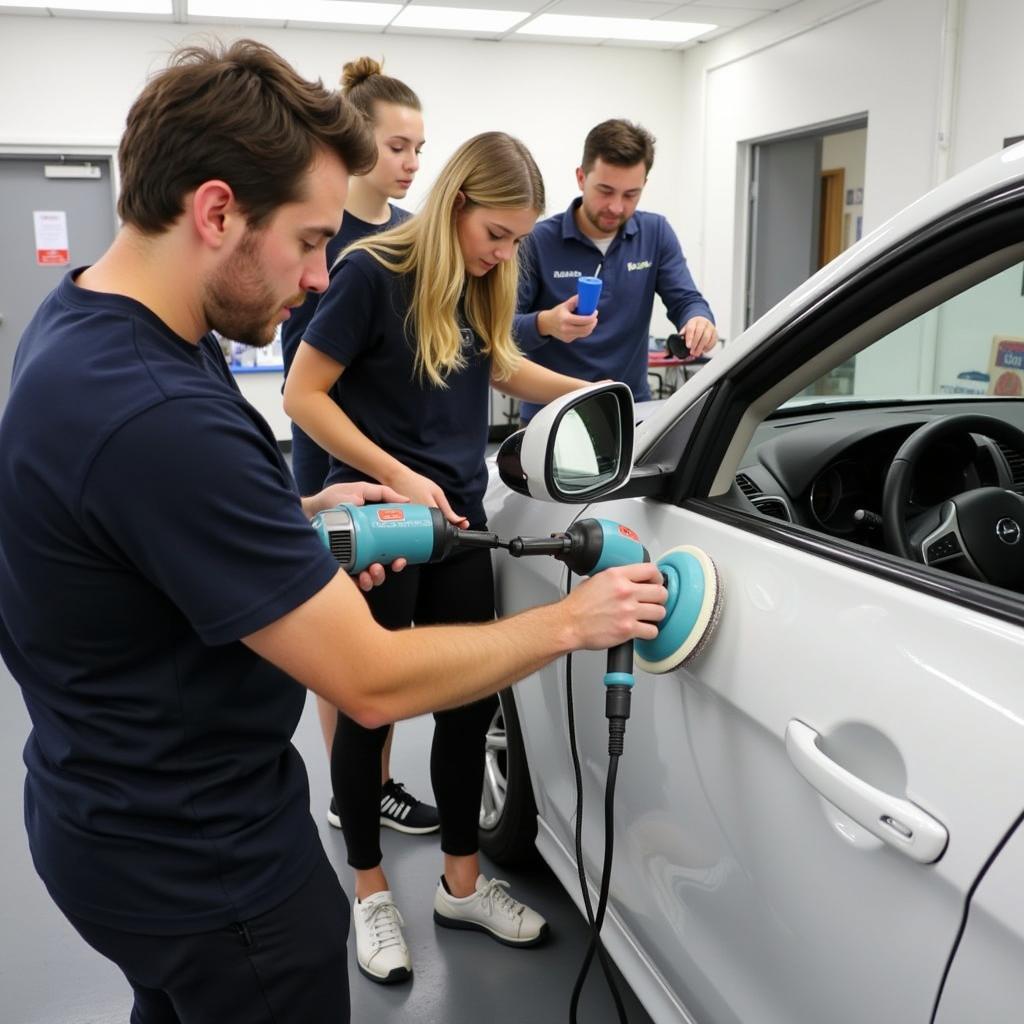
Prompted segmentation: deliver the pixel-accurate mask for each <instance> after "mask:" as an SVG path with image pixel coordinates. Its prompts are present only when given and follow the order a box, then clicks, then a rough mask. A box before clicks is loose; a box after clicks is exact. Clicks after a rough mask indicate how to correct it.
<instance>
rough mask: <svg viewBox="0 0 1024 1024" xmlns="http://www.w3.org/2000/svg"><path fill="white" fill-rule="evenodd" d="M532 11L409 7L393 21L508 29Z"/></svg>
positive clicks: (413, 25) (411, 24) (468, 29)
mask: <svg viewBox="0 0 1024 1024" xmlns="http://www.w3.org/2000/svg"><path fill="white" fill-rule="evenodd" d="M529 16H530V12H529V11H487V10H481V9H479V8H476V7H429V6H425V5H424V6H420V5H419V4H415V5H410V6H408V7H406V8H405V9H404V10H403V11H402V13H401V14H399V15H398V17H397V18H395V20H394V21H393V22H392V23H391V24H392V25H393V26H394V27H395V28H447V29H453V30H457V31H459V30H461V31H463V32H505V31H507V30H508V29H510V28H511V27H512V26H513V25H515V24H518V23H519V22H520V21H522V20H523V18H528V17H529Z"/></svg>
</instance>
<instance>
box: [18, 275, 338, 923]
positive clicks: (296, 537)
mask: <svg viewBox="0 0 1024 1024" xmlns="http://www.w3.org/2000/svg"><path fill="white" fill-rule="evenodd" d="M72 278H73V275H68V276H67V277H65V278H64V279H63V281H62V282H61V284H60V285H59V286H58V287H57V289H56V290H55V291H54V292H53V293H51V294H50V296H49V297H48V298H47V299H46V300H45V301H44V302H43V304H42V306H41V307H40V309H39V311H38V312H37V313H36V315H35V317H34V318H33V320H32V321H31V323H30V324H29V326H28V328H27V329H26V332H25V334H24V336H23V337H22V340H21V342H20V344H19V346H18V350H17V353H16V356H15V361H14V374H13V381H12V387H11V393H10V397H9V399H8V402H7V407H6V409H5V411H4V414H3V418H2V419H0V493H2V494H3V496H4V497H3V501H2V502H0V653H2V654H3V658H4V660H5V661H6V663H7V665H8V668H9V669H10V671H11V674H12V675H13V676H14V678H15V679H16V680H17V682H18V684H19V685H20V686H21V689H22V693H23V696H24V699H25V703H26V705H27V707H28V711H29V715H30V716H31V720H32V732H31V733H30V735H29V737H28V741H27V743H26V745H25V750H24V759H25V764H26V767H27V769H28V773H27V777H26V780H25V824H26V828H27V830H28V837H29V845H30V847H31V851H32V857H33V860H34V861H35V865H36V868H37V870H38V872H39V874H40V876H41V877H42V879H43V881H44V882H45V884H46V886H47V888H48V889H49V891H50V893H51V895H52V896H53V898H54V900H55V901H56V903H57V904H58V905H59V906H60V907H62V908H63V909H65V910H66V911H68V912H69V913H72V914H76V915H79V916H81V917H83V918H85V919H87V920H90V921H94V922H96V923H99V924H102V925H105V926H107V927H113V928H119V929H122V930H126V931H134V932H144V933H151V934H175V933H187V932H197V931H205V930H208V929H213V928H218V927H221V926H224V925H226V924H228V923H230V922H233V921H238V920H241V919H245V918H247V917H252V916H254V915H257V914H260V913H262V912H263V911H266V910H269V909H270V908H272V907H273V906H275V905H277V904H278V903H280V902H281V901H282V900H283V899H286V898H287V897H288V896H289V895H290V894H291V893H292V892H294V891H295V890H296V889H297V888H298V887H299V886H300V885H301V884H302V883H303V882H304V881H305V879H306V877H307V876H308V874H309V872H310V871H311V870H312V868H313V867H314V866H315V864H316V863H318V862H319V860H320V858H322V856H323V853H322V850H321V847H320V843H319V839H318V836H317V831H316V827H315V825H314V823H313V820H312V818H311V817H310V814H309V791H308V784H307V780H306V773H305V768H304V766H303V764H302V761H301V759H300V757H299V754H298V752H297V751H296V750H295V748H294V747H293V746H292V744H291V735H292V732H293V731H294V729H295V727H296V724H297V723H298V721H299V717H300V715H301V713H302V708H303V705H304V703H305V690H304V689H303V688H302V687H301V686H300V685H299V684H298V683H297V682H295V681H294V680H293V679H291V678H289V677H288V676H286V675H285V674H284V673H282V672H281V671H279V670H278V669H276V668H274V667H273V666H272V665H270V664H269V663H268V662H266V661H264V660H263V659H261V658H259V657H257V655H255V654H254V653H253V652H252V651H250V650H249V649H248V648H247V647H245V646H244V645H243V644H242V643H240V642H239V640H240V638H241V637H244V636H247V635H249V634H251V633H253V632H255V631H256V630H258V629H260V628H261V627H263V626H266V625H269V624H270V623H272V622H274V621H276V620H277V619H279V618H281V616H283V615H285V614H286V613H287V612H290V611H291V610H293V609H294V608H296V607H298V606H299V605H300V604H302V603H303V602H305V601H306V600H308V599H309V598H310V597H312V596H313V595H314V594H316V593H317V592H318V591H320V590H321V589H322V588H323V587H324V586H325V585H326V584H327V583H328V581H330V580H331V579H332V578H333V577H334V576H335V574H336V573H337V571H338V570H337V565H336V564H335V563H334V561H333V559H331V558H330V556H329V555H328V553H327V552H326V550H325V549H324V548H323V547H322V545H321V543H320V541H319V540H318V539H317V538H316V536H315V535H314V533H313V531H312V530H311V529H310V528H309V524H308V522H307V521H306V519H305V517H304V515H303V513H302V510H301V507H300V504H299V500H298V495H297V494H296V492H295V490H294V484H293V482H292V480H291V475H290V473H289V471H288V467H287V465H286V464H285V463H284V461H283V460H282V459H281V456H280V454H279V453H278V450H277V445H276V444H275V442H274V437H273V433H272V431H271V430H270V428H269V427H268V426H267V424H266V423H265V421H264V420H263V419H262V418H261V417H260V415H259V414H258V413H257V412H256V411H255V410H254V409H253V408H252V406H250V405H249V404H248V403H247V402H246V401H245V400H244V399H243V398H242V396H241V395H240V394H239V392H238V389H237V387H236V386H235V384H234V381H233V380H232V378H231V375H230V373H229V372H228V369H227V366H226V364H225V362H224V358H223V356H222V354H221V352H220V349H219V347H218V346H217V344H216V342H215V341H214V340H213V339H212V338H210V337H207V338H204V339H203V340H202V341H201V342H200V343H199V345H194V344H190V343H189V342H187V341H186V340H184V339H182V338H180V337H178V336H177V335H175V334H174V333H172V332H171V331H170V330H169V329H168V328H167V326H166V325H165V324H164V323H163V322H162V321H160V320H159V319H158V318H157V317H156V316H155V315H154V314H153V313H152V312H150V311H149V310H148V309H147V308H146V307H144V306H142V305H140V304H139V303H137V302H135V301H134V300H131V299H128V298H125V297H123V296H118V295H107V294H99V293H96V292H91V291H87V290H85V289H81V288H78V287H77V286H76V285H75V284H74V283H73V280H72Z"/></svg>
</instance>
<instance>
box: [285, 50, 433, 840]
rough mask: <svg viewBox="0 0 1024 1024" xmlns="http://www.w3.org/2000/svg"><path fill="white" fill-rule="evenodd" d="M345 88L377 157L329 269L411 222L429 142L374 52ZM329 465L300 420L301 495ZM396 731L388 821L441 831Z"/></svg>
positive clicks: (324, 727) (357, 191)
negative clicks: (412, 778) (400, 762)
mask: <svg viewBox="0 0 1024 1024" xmlns="http://www.w3.org/2000/svg"><path fill="white" fill-rule="evenodd" d="M341 92H342V95H343V96H344V97H345V99H347V100H348V102H349V103H350V104H351V105H352V106H353V107H355V108H356V110H358V111H359V112H360V113H361V114H362V115H363V117H365V118H366V120H367V121H368V122H369V123H370V124H371V125H372V126H373V135H374V139H375V140H376V143H377V162H376V163H375V164H374V166H373V168H372V169H371V170H370V171H368V172H367V173H366V174H361V175H353V177H351V178H350V179H349V188H348V198H347V199H346V201H345V216H344V218H343V219H342V222H341V230H340V231H339V232H338V234H337V235H335V236H334V238H332V239H331V241H330V242H328V243H327V263H328V266H330V265H331V264H332V263H334V261H335V260H336V259H337V257H338V254H339V253H340V252H341V251H342V249H344V248H345V247H346V246H348V245H351V244H352V243H353V242H357V241H359V239H361V238H365V237H366V236H367V235H374V234H377V233H378V232H380V231H387V230H388V229H389V228H393V227H396V226H397V225H399V224H401V223H402V222H403V221H405V220H408V219H409V216H410V214H409V213H408V212H407V211H406V210H403V209H401V207H398V206H395V205H393V204H392V202H391V200H392V199H404V198H405V195H406V193H407V192H408V191H409V188H410V186H411V185H412V182H413V179H414V178H415V177H416V172H417V171H418V170H419V166H420V150H421V149H422V148H423V142H424V139H423V113H422V110H421V106H420V99H419V97H418V96H417V95H416V93H414V92H413V91H412V89H410V88H409V86H407V85H406V84H405V82H402V81H400V80H399V79H397V78H392V77H391V76H390V75H385V74H384V73H383V68H382V66H381V64H380V63H379V62H378V61H376V60H374V59H373V58H372V57H358V58H357V59H356V60H352V61H349V62H348V63H347V64H345V66H344V67H343V68H342V74H341ZM319 298H320V296H319V295H318V294H317V293H315V292H311V293H310V294H309V295H308V297H307V298H306V301H305V302H304V303H303V304H302V306H300V307H299V308H298V309H295V310H292V315H291V317H290V318H289V319H288V320H286V321H285V322H284V323H283V324H282V325H281V348H282V350H283V354H284V365H285V374H286V375H287V373H288V372H289V370H290V369H291V364H292V360H293V359H294V358H295V350H296V349H297V348H298V347H299V342H300V341H302V335H303V333H304V332H305V330H306V327H307V326H308V325H309V322H310V320H312V318H313V314H314V313H315V312H316V307H317V302H318V300H319ZM329 469H330V456H329V455H328V454H327V452H325V451H324V450H323V449H322V448H321V447H320V446H319V445H318V444H316V442H315V441H313V440H311V439H310V438H309V437H307V435H306V434H305V433H304V431H303V430H302V428H301V427H299V426H298V424H295V423H293V424H292V473H293V474H294V476H295V481H296V483H297V484H298V485H299V493H300V494H303V495H306V494H316V493H318V492H319V491H320V490H321V488H322V487H323V484H324V480H325V479H326V478H327V473H328V471H329ZM316 703H317V712H318V713H319V716H320V729H321V732H322V733H323V737H324V745H325V746H326V747H327V756H328V757H330V756H331V750H332V749H333V747H334V736H335V732H336V729H337V721H338V713H337V709H336V708H335V707H334V706H333V705H331V704H328V703H327V701H325V700H324V699H323V698H322V697H317V701H316ZM393 736H394V729H392V730H391V731H390V732H389V733H388V738H387V742H386V743H385V744H384V749H383V751H382V753H381V806H380V821H381V824H382V825H386V826H387V827H388V828H393V829H395V830H396V831H398V832H405V833H409V834H413V835H422V834H424V833H427V832H436V831H437V828H438V820H437V811H436V810H435V809H434V808H433V807H431V806H430V805H429V804H425V803H423V802H422V801H420V800H418V799H416V797H414V796H412V795H411V794H410V793H408V792H407V791H406V789H405V787H404V786H403V785H402V784H401V783H400V782H396V781H395V780H394V779H393V778H392V777H391V741H392V738H393ZM327 820H328V822H329V823H330V824H331V825H333V826H334V827H335V828H341V820H340V818H339V816H338V808H337V805H336V802H335V800H334V799H333V798H332V799H331V805H330V807H329V808H328V810H327Z"/></svg>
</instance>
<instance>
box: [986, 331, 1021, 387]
mask: <svg viewBox="0 0 1024 1024" xmlns="http://www.w3.org/2000/svg"><path fill="white" fill-rule="evenodd" d="M988 378H989V385H988V390H989V394H991V395H1005V396H1008V397H1014V398H1016V397H1019V396H1022V395H1024V338H1008V337H1005V336H1004V335H1001V334H997V335H996V336H995V337H994V338H993V339H992V358H991V360H990V361H989V364H988Z"/></svg>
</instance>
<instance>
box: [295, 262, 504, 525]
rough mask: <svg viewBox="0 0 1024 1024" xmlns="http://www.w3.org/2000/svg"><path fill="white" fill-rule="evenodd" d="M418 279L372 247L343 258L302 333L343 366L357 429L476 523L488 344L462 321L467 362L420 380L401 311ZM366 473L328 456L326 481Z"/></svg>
mask: <svg viewBox="0 0 1024 1024" xmlns="http://www.w3.org/2000/svg"><path fill="white" fill-rule="evenodd" d="M412 284H413V282H412V279H411V277H410V276H409V275H404V276H402V275H398V274H395V273H392V272H391V271H390V270H387V269H385V268H384V267H383V266H381V264H380V263H378V262H377V260H376V259H374V258H373V257H372V256H371V255H370V254H369V253H367V252H363V251H359V250H357V251H356V252H354V253H352V254H351V255H349V256H347V257H345V259H344V260H343V261H342V262H341V263H340V264H338V266H337V267H336V268H335V271H334V273H333V275H332V277H331V283H330V286H329V287H328V289H327V291H326V292H325V293H324V295H323V297H322V298H321V299H320V305H319V306H318V307H317V311H316V315H315V316H314V317H313V322H312V323H311V324H310V325H309V327H308V328H307V329H306V332H305V334H304V335H303V339H304V340H305V341H306V342H307V343H308V344H310V345H312V346H313V347H314V348H315V349H318V350H319V351H321V352H323V353H324V354H325V355H327V356H330V358H331V359H334V360H335V361H336V362H339V363H341V364H342V365H343V366H344V367H346V369H345V372H344V373H343V374H342V375H341V378H340V379H339V381H338V383H337V385H335V388H334V392H333V393H334V397H335V398H336V400H337V401H338V404H339V405H340V406H341V407H342V408H343V409H344V410H345V412H346V413H347V414H348V416H349V417H350V418H351V419H352V420H353V422H354V423H355V424H356V426H357V427H359V429H360V430H361V431H362V432H363V433H364V434H365V435H366V436H367V437H369V438H370V440H372V441H373V442H374V443H375V444H377V445H379V446H380V447H381V448H383V449H384V451H386V452H387V453H388V454H389V455H392V456H394V457H395V458H396V459H398V461H399V462H401V463H402V464H403V465H405V466H408V467H409V468H410V469H412V470H414V471H415V472H417V473H421V474H423V475H424V476H426V477H428V478H429V479H430V480H433V481H434V483H436V484H438V485H439V486H440V487H441V488H442V490H443V491H444V493H445V495H446V497H447V498H448V500H449V502H451V505H452V507H453V508H454V509H455V511H456V512H458V513H459V514H460V515H463V516H466V517H467V518H468V519H469V520H470V522H473V523H478V522H481V521H482V520H483V518H484V511H483V496H484V491H485V490H486V488H487V466H486V463H485V462H484V453H485V451H486V448H487V430H488V413H489V408H488V403H489V399H490V374H491V360H490V358H489V357H486V356H484V355H483V352H482V349H483V341H482V339H481V338H480V337H479V336H478V335H477V334H476V332H475V331H473V330H472V329H471V328H469V327H468V326H466V325H465V323H464V322H463V323H462V324H461V325H460V330H461V331H462V337H463V351H464V353H465V355H466V366H465V367H464V368H463V369H462V370H460V371H458V372H454V373H451V374H449V375H448V376H447V377H446V378H445V380H446V382H447V384H448V386H447V388H439V387H437V386H435V385H434V384H432V383H430V381H429V380H426V379H424V380H421V379H420V377H419V374H418V373H417V372H416V369H415V352H416V350H415V343H414V342H413V341H412V340H411V339H410V338H409V337H408V336H407V333H406V325H405V315H406V312H407V310H408V308H409V303H410V301H411V296H412ZM365 478H366V473H364V472H361V471H359V470H356V469H353V468H352V467H351V466H348V465H346V464H345V463H343V462H339V461H338V460H337V459H334V458H332V459H331V472H330V473H329V474H328V477H327V482H328V483H337V482H338V481H343V480H359V479H365Z"/></svg>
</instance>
